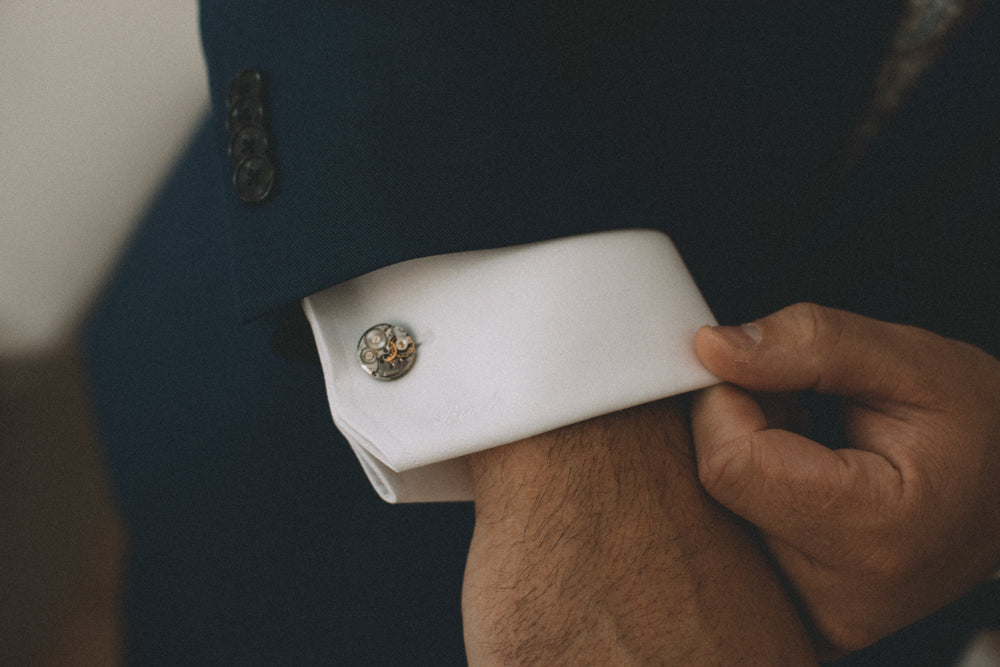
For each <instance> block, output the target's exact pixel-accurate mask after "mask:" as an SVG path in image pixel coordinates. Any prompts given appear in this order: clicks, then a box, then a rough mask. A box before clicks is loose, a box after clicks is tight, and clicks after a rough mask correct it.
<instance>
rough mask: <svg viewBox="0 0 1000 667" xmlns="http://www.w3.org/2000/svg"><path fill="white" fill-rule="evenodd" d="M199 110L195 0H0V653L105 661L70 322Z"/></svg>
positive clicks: (95, 507) (103, 592)
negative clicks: (154, 0)
mask: <svg viewBox="0 0 1000 667" xmlns="http://www.w3.org/2000/svg"><path fill="white" fill-rule="evenodd" d="M207 107H208V93H207V86H206V81H205V74H204V70H203V67H202V61H201V52H200V44H199V40H198V24H197V2H196V0H172V1H171V2H153V1H151V0H127V1H126V0H97V1H95V2H70V1H69V0H61V1H60V0H3V1H2V2H0V146H2V152H0V664H3V665H113V664H115V663H116V662H117V661H118V659H119V655H120V629H121V623H120V611H119V610H120V584H119V581H120V577H121V572H122V563H123V554H124V549H125V531H124V530H123V528H122V526H121V523H120V521H119V518H118V514H117V512H116V510H115V505H114V498H113V495H112V494H111V492H110V490H109V488H108V485H107V480H106V476H105V472H104V469H103V461H102V458H101V453H100V447H99V444H98V443H97V441H96V438H95V437H94V432H93V428H92V425H91V422H90V410H89V406H88V404H87V397H86V392H85V382H84V380H83V376H82V373H81V368H80V364H79V357H78V354H77V351H76V348H75V344H74V336H75V332H76V330H77V328H78V326H79V324H80V322H81V319H82V318H83V317H84V315H85V313H86V311H87V308H88V306H89V304H90V303H91V302H92V300H93V299H94V297H95V294H96V293H97V291H98V290H99V288H100V285H101V284H102V281H103V280H104V278H105V276H106V275H107V273H108V271H109V270H110V268H111V267H112V265H113V263H114V259H115V257H116V256H117V253H118V251H119V249H120V247H121V246H122V244H123V243H124V242H125V241H126V240H127V238H128V236H129V233H130V231H131V229H132V228H133V226H134V224H135V223H136V221H137V220H138V219H139V218H140V217H141V215H142V212H143V210H144V209H145V207H146V206H147V205H148V202H149V201H150V199H151V197H152V195H153V193H154V192H155V189H156V186H157V183H158V182H159V181H160V180H161V178H162V177H163V176H164V175H165V174H166V172H167V171H168V170H169V168H170V166H171V163H172V162H173V161H174V160H175V159H176V158H177V157H178V154H179V152H180V151H181V150H182V148H183V147H184V144H185V142H186V140H187V137H188V135H189V134H190V133H191V131H192V130H193V128H194V126H195V124H196V123H197V121H198V119H199V117H200V116H201V115H202V114H203V113H204V112H205V110H206V109H207Z"/></svg>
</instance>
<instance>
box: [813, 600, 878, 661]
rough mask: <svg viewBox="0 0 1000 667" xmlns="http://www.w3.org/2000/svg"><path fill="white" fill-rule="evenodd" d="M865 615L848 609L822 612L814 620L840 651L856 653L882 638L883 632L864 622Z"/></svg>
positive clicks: (820, 630)
mask: <svg viewBox="0 0 1000 667" xmlns="http://www.w3.org/2000/svg"><path fill="white" fill-rule="evenodd" d="M864 618H865V617H864V615H863V614H862V615H860V616H859V615H858V614H856V613H854V612H849V611H847V610H826V611H823V612H820V613H819V614H818V615H817V616H816V617H815V618H813V622H814V623H815V624H816V629H817V630H819V634H820V635H821V636H822V637H823V639H824V640H825V641H826V642H827V643H828V644H830V645H831V646H833V647H834V648H835V649H836V650H837V652H839V653H845V654H846V653H854V652H855V651H860V650H861V649H863V648H866V647H868V646H871V645H872V644H874V643H875V642H876V641H878V640H879V639H881V635H882V633H881V632H880V631H879V630H878V629H877V628H875V627H873V626H872V625H870V624H868V623H866V622H864V620H862V619H864Z"/></svg>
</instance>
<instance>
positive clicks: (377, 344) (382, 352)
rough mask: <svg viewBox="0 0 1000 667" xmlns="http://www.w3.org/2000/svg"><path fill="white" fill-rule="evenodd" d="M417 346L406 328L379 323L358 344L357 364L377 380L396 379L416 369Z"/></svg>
mask: <svg viewBox="0 0 1000 667" xmlns="http://www.w3.org/2000/svg"><path fill="white" fill-rule="evenodd" d="M416 358H417V343H416V342H415V341H414V340H413V337H412V336H410V334H408V333H406V329H404V328H403V327H399V326H396V325H395V324H376V325H375V326H373V327H371V328H370V329H368V331H366V332H365V333H364V335H363V336H361V340H359V341H358V362H359V363H360V364H361V368H362V369H363V370H364V371H365V373H368V374H369V375H371V376H372V377H373V378H375V379H376V380H384V381H388V380H395V379H397V378H399V377H402V376H403V375H404V374H405V373H406V372H407V371H408V370H410V369H411V368H412V367H413V362H414V361H415V360H416Z"/></svg>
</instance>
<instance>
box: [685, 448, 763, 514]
mask: <svg viewBox="0 0 1000 667" xmlns="http://www.w3.org/2000/svg"><path fill="white" fill-rule="evenodd" d="M751 450H752V444H751V437H750V436H748V437H746V438H741V439H740V440H738V441H734V442H732V443H730V444H729V445H727V446H725V447H720V448H718V449H717V450H716V451H715V452H713V453H712V454H711V455H710V456H707V457H704V458H699V459H698V479H699V480H700V481H701V485H702V486H703V487H704V488H705V490H706V491H708V493H709V495H711V496H712V497H713V498H715V499H716V500H718V501H719V502H721V503H722V504H724V505H727V506H731V505H733V504H736V503H738V502H739V500H740V498H741V497H742V496H743V494H744V493H745V491H746V487H747V475H746V470H747V468H748V459H747V457H748V456H750V455H751V454H750V452H751Z"/></svg>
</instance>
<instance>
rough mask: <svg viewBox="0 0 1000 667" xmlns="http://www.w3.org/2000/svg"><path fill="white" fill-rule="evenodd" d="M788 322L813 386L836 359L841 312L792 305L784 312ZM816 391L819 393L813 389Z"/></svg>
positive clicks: (842, 327) (804, 305) (807, 304)
mask: <svg viewBox="0 0 1000 667" xmlns="http://www.w3.org/2000/svg"><path fill="white" fill-rule="evenodd" d="M786 312H787V315H788V317H789V318H790V319H791V321H792V326H793V327H794V329H795V332H796V335H797V339H798V340H799V341H800V344H801V346H802V348H803V349H804V350H805V351H807V357H808V358H809V359H810V361H811V363H810V366H812V368H813V375H815V384H817V385H819V384H820V382H821V379H822V378H823V377H825V376H826V375H827V372H828V370H829V366H830V364H831V360H832V359H834V358H835V357H836V355H837V350H838V347H839V346H840V343H841V341H842V340H843V337H844V322H843V319H842V317H841V312H840V311H838V310H834V309H832V308H825V307H823V306H820V305H818V304H815V303H808V302H803V303H796V304H794V305H792V306H789V307H788V308H787V309H786ZM815 388H816V389H821V387H819V386H817V387H815Z"/></svg>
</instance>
